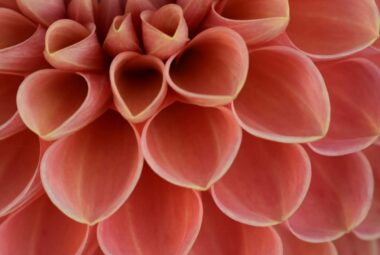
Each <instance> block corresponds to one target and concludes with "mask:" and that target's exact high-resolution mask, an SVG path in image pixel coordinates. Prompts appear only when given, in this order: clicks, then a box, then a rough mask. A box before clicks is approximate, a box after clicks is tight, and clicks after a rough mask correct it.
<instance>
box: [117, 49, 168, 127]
mask: <svg viewBox="0 0 380 255" xmlns="http://www.w3.org/2000/svg"><path fill="white" fill-rule="evenodd" d="M163 72H164V64H163V62H162V61H161V60H160V59H158V58H156V57H154V56H147V55H140V54H138V53H134V52H123V53H120V54H119V55H118V56H116V58H114V60H113V62H112V64H111V68H110V79H111V86H112V91H113V95H114V102H115V106H116V108H117V109H118V110H119V112H120V113H121V114H122V115H123V116H124V118H126V119H127V120H130V121H132V122H141V121H144V120H146V119H147V118H149V117H151V116H152V115H153V114H154V113H155V112H156V111H157V109H158V107H159V106H160V105H161V103H162V102H163V100H164V99H165V95H166V91H167V84H166V81H165V79H164V74H163Z"/></svg>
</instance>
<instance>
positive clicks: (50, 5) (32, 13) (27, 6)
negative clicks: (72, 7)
mask: <svg viewBox="0 0 380 255" xmlns="http://www.w3.org/2000/svg"><path fill="white" fill-rule="evenodd" d="M16 1H17V5H18V8H19V9H20V11H21V12H22V13H23V14H24V15H25V16H27V17H28V18H30V19H31V20H33V21H34V22H36V23H39V24H42V25H44V26H49V25H50V24H51V23H53V22H54V21H56V20H58V19H63V18H64V16H65V12H66V7H65V2H64V0H48V1H46V0H33V1H30V0H16Z"/></svg>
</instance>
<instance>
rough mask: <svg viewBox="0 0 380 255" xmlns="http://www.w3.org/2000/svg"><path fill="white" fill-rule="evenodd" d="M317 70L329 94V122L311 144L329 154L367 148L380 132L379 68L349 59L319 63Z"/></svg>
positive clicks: (356, 59)
mask: <svg viewBox="0 0 380 255" xmlns="http://www.w3.org/2000/svg"><path fill="white" fill-rule="evenodd" d="M320 71H321V73H322V75H323V77H324V79H325V82H326V85H327V90H328V93H329V97H330V102H331V123H330V128H329V130H328V132H327V134H326V136H325V137H324V138H323V139H321V140H319V141H316V142H314V143H311V144H310V147H311V148H312V149H313V150H314V151H316V152H317V153H319V154H323V155H329V156H330V155H331V156H335V155H344V154H349V153H353V152H357V151H360V150H362V149H364V148H366V147H368V146H369V145H370V144H372V143H373V142H374V141H376V140H377V138H378V137H379V135H380V104H379V102H380V69H379V68H378V67H376V66H375V64H373V63H372V62H370V61H368V60H366V59H362V58H352V59H348V60H343V61H339V62H336V63H332V64H327V65H323V66H320ZM358 84H359V85H360V86H358Z"/></svg>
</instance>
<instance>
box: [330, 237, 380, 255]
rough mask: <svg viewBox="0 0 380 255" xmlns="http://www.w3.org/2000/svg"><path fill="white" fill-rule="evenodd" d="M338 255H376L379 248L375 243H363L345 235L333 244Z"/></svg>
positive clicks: (379, 250)
mask: <svg viewBox="0 0 380 255" xmlns="http://www.w3.org/2000/svg"><path fill="white" fill-rule="evenodd" d="M334 244H335V246H336V248H337V250H338V253H339V255H364V254H365V255H378V254H379V253H378V252H380V247H379V245H378V244H377V242H376V241H364V240H360V239H359V238H357V237H355V235H354V234H347V235H345V236H343V237H342V238H340V239H338V240H336V241H335V242H334Z"/></svg>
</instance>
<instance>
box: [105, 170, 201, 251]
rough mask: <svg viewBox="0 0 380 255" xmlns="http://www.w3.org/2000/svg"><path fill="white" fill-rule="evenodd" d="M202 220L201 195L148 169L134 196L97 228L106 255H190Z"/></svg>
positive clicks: (144, 172) (144, 171)
mask: <svg viewBox="0 0 380 255" xmlns="http://www.w3.org/2000/svg"><path fill="white" fill-rule="evenodd" d="M201 221H202V202H201V198H200V195H199V194H198V193H196V192H195V191H193V190H189V189H183V188H180V187H176V186H173V185H171V184H169V183H167V182H165V181H164V180H162V179H160V178H159V177H157V176H156V175H155V174H154V173H153V172H152V171H151V170H150V169H149V168H148V167H145V168H144V170H143V175H142V178H141V180H140V181H139V184H138V185H137V187H136V190H135V191H134V192H133V193H132V196H131V197H130V198H129V199H128V201H127V202H126V203H125V204H124V205H123V207H121V208H120V209H119V210H118V211H117V212H116V213H115V214H114V215H112V216H111V217H110V218H109V219H107V220H105V221H103V222H101V223H100V224H99V227H98V240H99V243H100V247H101V248H102V250H103V251H104V252H105V253H106V254H113V255H119V254H120V255H123V254H131V255H132V254H187V253H188V251H189V249H190V248H191V246H192V244H193V243H194V241H195V238H196V236H197V235H198V232H199V229H200V227H201Z"/></svg>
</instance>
